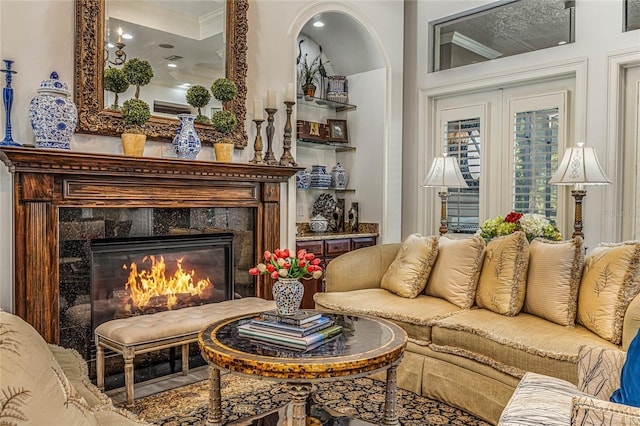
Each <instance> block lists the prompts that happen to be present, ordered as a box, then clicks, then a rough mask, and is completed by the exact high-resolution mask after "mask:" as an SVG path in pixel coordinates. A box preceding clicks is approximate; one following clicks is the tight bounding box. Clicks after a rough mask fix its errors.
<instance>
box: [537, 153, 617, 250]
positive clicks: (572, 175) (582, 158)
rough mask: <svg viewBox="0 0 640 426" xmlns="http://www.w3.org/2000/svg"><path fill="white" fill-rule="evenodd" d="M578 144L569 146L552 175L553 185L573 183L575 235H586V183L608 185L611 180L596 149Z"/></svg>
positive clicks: (550, 180)
mask: <svg viewBox="0 0 640 426" xmlns="http://www.w3.org/2000/svg"><path fill="white" fill-rule="evenodd" d="M576 145H577V146H575V147H572V148H567V149H566V150H565V152H564V157H562V162H561V163H560V166H559V167H558V170H556V172H555V173H554V174H553V175H552V176H551V179H549V183H550V184H552V185H573V189H572V190H571V195H572V196H573V198H575V200H576V208H575V218H574V222H573V230H574V232H573V235H571V238H573V237H575V236H578V235H579V236H581V237H584V234H583V233H582V199H583V198H584V197H585V196H586V195H587V190H586V189H584V187H585V185H608V184H610V183H611V181H610V180H609V179H608V178H607V176H605V174H604V172H603V171H602V167H600V163H599V162H598V157H597V156H596V151H595V150H594V149H593V148H592V147H586V146H584V143H582V142H579V143H577V144H576Z"/></svg>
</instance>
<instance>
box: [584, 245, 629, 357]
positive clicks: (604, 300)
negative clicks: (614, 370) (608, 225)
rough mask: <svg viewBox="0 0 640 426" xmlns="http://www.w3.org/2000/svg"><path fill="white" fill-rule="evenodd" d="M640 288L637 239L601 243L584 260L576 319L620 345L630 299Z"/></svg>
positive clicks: (604, 337)
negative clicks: (617, 242)
mask: <svg viewBox="0 0 640 426" xmlns="http://www.w3.org/2000/svg"><path fill="white" fill-rule="evenodd" d="M639 292H640V241H628V242H624V243H620V244H600V245H599V246H598V247H596V248H594V249H593V250H592V251H591V253H589V255H588V256H587V258H586V260H585V262H584V271H583V273H582V281H581V282H580V290H579V293H578V323H580V324H582V325H584V326H585V327H586V328H588V329H589V330H591V331H593V332H594V333H596V334H597V335H598V336H600V337H602V338H603V339H606V340H609V341H610V342H611V343H614V344H616V345H619V344H620V343H621V342H622V323H623V320H624V314H625V312H626V311H627V307H628V306H629V303H631V301H632V300H633V298H634V297H635V296H636V295H637V294H638V293H639Z"/></svg>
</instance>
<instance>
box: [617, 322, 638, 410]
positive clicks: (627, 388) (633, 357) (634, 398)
mask: <svg viewBox="0 0 640 426" xmlns="http://www.w3.org/2000/svg"><path fill="white" fill-rule="evenodd" d="M611 402H617V403H618V404H625V405H633V406H634V407H640V330H638V332H637V334H636V337H634V338H633V340H632V341H631V344H630V345H629V350H627V359H626V361H625V362H624V365H623V366H622V374H621V375H620V389H618V390H616V391H615V392H614V393H613V395H611Z"/></svg>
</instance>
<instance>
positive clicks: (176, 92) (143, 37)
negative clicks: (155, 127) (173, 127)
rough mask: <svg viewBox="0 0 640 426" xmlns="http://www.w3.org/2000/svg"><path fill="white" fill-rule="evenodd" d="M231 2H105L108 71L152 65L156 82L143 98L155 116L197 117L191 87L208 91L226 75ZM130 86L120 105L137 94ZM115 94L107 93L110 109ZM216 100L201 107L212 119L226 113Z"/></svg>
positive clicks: (144, 90) (142, 92)
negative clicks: (129, 64)
mask: <svg viewBox="0 0 640 426" xmlns="http://www.w3.org/2000/svg"><path fill="white" fill-rule="evenodd" d="M225 15H226V13H225V2H224V0H221V1H216V0H207V1H202V0H199V1H190V0H186V1H167V0H145V1H137V0H136V1H129V0H128V1H122V0H106V1H105V27H104V45H105V52H104V66H105V68H122V66H123V63H124V62H125V61H126V60H129V59H132V58H139V59H142V60H145V61H148V62H149V64H150V65H151V67H152V69H153V78H152V79H151V81H150V82H149V83H148V84H147V85H145V86H143V87H141V89H140V99H142V100H143V101H145V102H147V103H148V104H149V106H150V107H151V112H152V114H153V115H154V116H160V117H168V118H175V115H176V114H180V113H197V112H198V111H197V110H196V109H195V108H193V107H192V106H190V105H189V104H188V103H187V100H186V93H187V90H188V89H189V87H192V86H194V85H200V86H203V87H205V88H206V89H207V90H209V89H210V87H211V83H213V81H214V80H216V79H217V78H220V77H224V76H225V51H226V48H225V28H226V26H225ZM135 90H136V87H135V86H133V85H132V86H130V87H129V88H128V89H127V90H126V91H125V92H124V93H120V94H119V95H118V104H119V105H122V102H123V101H125V100H127V99H131V98H133V97H134V95H135ZM115 97H116V95H115V93H113V92H109V91H107V90H105V91H104V105H103V106H104V108H111V107H112V106H113V105H114V101H115ZM221 108H222V106H221V104H220V102H219V101H217V100H216V99H215V98H213V97H211V100H210V101H209V103H208V104H207V105H206V106H204V107H202V108H201V113H202V114H203V115H204V116H206V117H208V118H210V117H211V115H212V114H213V112H214V111H216V110H219V109H221Z"/></svg>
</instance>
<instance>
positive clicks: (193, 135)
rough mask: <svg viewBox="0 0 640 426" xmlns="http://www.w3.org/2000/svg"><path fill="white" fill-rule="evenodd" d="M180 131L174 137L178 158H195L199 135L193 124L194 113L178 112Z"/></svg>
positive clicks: (198, 148)
mask: <svg viewBox="0 0 640 426" xmlns="http://www.w3.org/2000/svg"><path fill="white" fill-rule="evenodd" d="M178 119H179V120H180V124H179V129H180V132H179V133H178V134H177V135H176V137H175V138H174V142H173V144H174V146H175V147H176V153H177V154H178V158H184V159H187V160H195V159H196V157H197V156H198V153H199V152H200V148H201V144H200V137H199V136H198V132H197V131H196V127H195V126H194V123H195V119H196V115H195V114H178Z"/></svg>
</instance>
